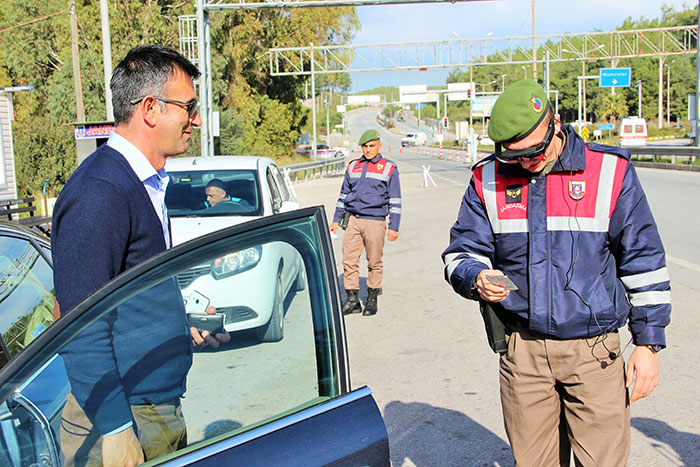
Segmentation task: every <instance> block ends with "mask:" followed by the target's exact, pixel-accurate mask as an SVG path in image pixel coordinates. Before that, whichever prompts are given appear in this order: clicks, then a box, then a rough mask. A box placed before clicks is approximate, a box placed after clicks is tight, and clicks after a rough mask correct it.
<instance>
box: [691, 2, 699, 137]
mask: <svg viewBox="0 0 700 467" xmlns="http://www.w3.org/2000/svg"><path fill="white" fill-rule="evenodd" d="M698 28H700V1H698ZM698 108H700V47H698V51H697V54H696V55H695V115H693V116H692V117H693V118H694V119H695V147H700V138H698V133H700V118H698V117H700V112H699V111H698ZM691 120H692V118H691ZM691 133H692V131H691Z"/></svg>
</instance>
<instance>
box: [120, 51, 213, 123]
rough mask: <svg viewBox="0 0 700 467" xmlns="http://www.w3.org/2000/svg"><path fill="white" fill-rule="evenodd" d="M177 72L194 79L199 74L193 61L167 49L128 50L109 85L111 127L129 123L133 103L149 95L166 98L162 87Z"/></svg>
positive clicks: (133, 106) (133, 107)
mask: <svg viewBox="0 0 700 467" xmlns="http://www.w3.org/2000/svg"><path fill="white" fill-rule="evenodd" d="M177 70H180V71H182V72H183V73H185V74H186V75H188V76H189V77H190V78H192V79H193V80H194V79H196V78H198V77H199V75H200V73H199V70H198V69H197V67H196V66H194V65H193V64H192V62H190V61H189V60H187V59H186V58H185V57H184V56H182V55H180V54H179V53H178V52H176V51H175V50H173V49H170V48H168V47H164V46H162V45H140V46H138V47H134V48H133V49H131V50H130V51H129V52H128V53H127V54H126V57H124V58H123V59H122V61H121V62H119V64H118V65H117V67H116V68H115V69H114V73H112V81H111V83H110V86H109V87H110V89H111V90H112V106H113V107H114V124H115V125H119V124H121V123H126V122H128V121H129V119H130V118H131V115H132V113H133V112H134V109H135V108H136V106H135V105H133V104H131V103H130V102H131V101H132V100H135V99H139V98H141V97H145V96H148V95H152V96H158V97H165V96H164V95H163V94H164V93H165V85H166V83H167V82H168V79H170V78H172V76H173V75H174V74H175V72H176V71H177Z"/></svg>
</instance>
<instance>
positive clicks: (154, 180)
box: [107, 131, 170, 248]
mask: <svg viewBox="0 0 700 467" xmlns="http://www.w3.org/2000/svg"><path fill="white" fill-rule="evenodd" d="M107 145H108V146H109V147H111V148H112V149H115V150H116V151H119V153H120V154H121V155H122V156H124V158H125V159H126V161H127V162H128V163H129V166H130V167H131V170H133V171H134V173H135V174H136V176H137V177H138V179H139V180H140V181H141V183H143V186H144V188H145V189H146V192H147V193H148V197H149V198H150V200H151V203H152V204H153V209H154V210H155V212H156V215H157V216H158V219H159V220H160V223H161V225H162V226H163V237H164V238H165V244H166V246H167V247H168V248H169V247H170V233H169V229H168V215H167V210H166V208H165V189H166V188H167V186H168V183H169V182H170V177H169V176H168V174H167V172H166V171H165V168H162V169H160V170H158V171H156V169H155V168H154V167H153V166H152V165H151V163H150V162H149V161H148V159H146V156H145V155H144V154H143V153H142V152H141V151H140V150H139V149H138V148H137V147H136V146H134V145H133V144H132V143H131V142H130V141H129V140H127V139H126V138H124V137H123V136H121V135H119V134H117V132H116V131H113V132H112V133H111V134H110V135H109V139H108V140H107Z"/></svg>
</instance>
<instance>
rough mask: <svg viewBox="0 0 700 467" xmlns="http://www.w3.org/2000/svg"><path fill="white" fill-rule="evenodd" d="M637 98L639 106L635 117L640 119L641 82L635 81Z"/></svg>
mask: <svg viewBox="0 0 700 467" xmlns="http://www.w3.org/2000/svg"><path fill="white" fill-rule="evenodd" d="M637 97H638V99H639V104H638V105H637V117H639V118H642V80H641V79H640V80H639V81H637Z"/></svg>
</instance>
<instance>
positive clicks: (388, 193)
mask: <svg viewBox="0 0 700 467" xmlns="http://www.w3.org/2000/svg"><path fill="white" fill-rule="evenodd" d="M345 211H348V212H349V213H350V214H352V215H354V216H356V217H359V218H362V219H378V220H385V219H386V216H387V215H389V229H391V230H396V231H398V230H399V224H400V223H401V185H400V184H399V169H398V168H397V167H396V164H394V163H393V162H391V161H390V160H387V159H384V158H383V157H382V156H381V155H378V156H377V157H375V158H374V159H372V160H371V161H368V160H367V159H366V158H365V156H362V157H360V158H359V159H356V160H354V161H352V162H350V164H349V165H348V169H347V170H346V171H345V178H344V179H343V186H342V187H341V189H340V196H339V197H338V204H337V205H336V209H335V214H334V215H333V222H340V221H341V219H342V218H343V213H344V212H345Z"/></svg>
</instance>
